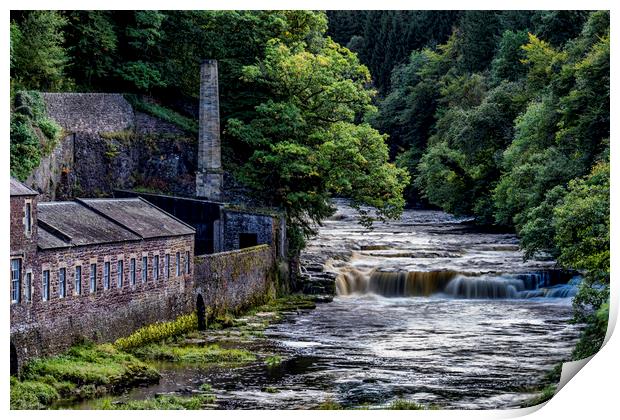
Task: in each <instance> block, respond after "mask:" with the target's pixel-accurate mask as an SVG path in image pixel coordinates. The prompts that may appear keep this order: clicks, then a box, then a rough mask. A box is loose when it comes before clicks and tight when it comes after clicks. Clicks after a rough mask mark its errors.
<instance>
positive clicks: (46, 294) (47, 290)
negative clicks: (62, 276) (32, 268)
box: [41, 270, 50, 301]
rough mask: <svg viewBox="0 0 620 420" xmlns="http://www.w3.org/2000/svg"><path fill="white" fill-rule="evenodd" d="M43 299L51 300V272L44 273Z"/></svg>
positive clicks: (45, 271)
mask: <svg viewBox="0 0 620 420" xmlns="http://www.w3.org/2000/svg"><path fill="white" fill-rule="evenodd" d="M42 289H43V290H42V291H41V295H42V296H41V297H42V299H43V300H44V301H48V300H50V271H49V270H44V271H43V284H42Z"/></svg>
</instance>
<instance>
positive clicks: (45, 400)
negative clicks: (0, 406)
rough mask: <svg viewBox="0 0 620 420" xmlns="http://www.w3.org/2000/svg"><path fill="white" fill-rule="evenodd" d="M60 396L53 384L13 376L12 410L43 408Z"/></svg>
mask: <svg viewBox="0 0 620 420" xmlns="http://www.w3.org/2000/svg"><path fill="white" fill-rule="evenodd" d="M59 397H60V396H59V394H58V391H56V389H55V388H54V387H53V386H51V385H48V384H45V383H42V382H36V381H23V382H22V381H18V380H17V379H16V378H13V377H11V410H41V409H43V408H45V407H47V406H49V405H50V404H51V403H52V402H54V401H56V400H57V399H58V398H59Z"/></svg>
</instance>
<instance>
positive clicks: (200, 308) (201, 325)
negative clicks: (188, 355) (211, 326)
mask: <svg viewBox="0 0 620 420" xmlns="http://www.w3.org/2000/svg"><path fill="white" fill-rule="evenodd" d="M205 309H206V308H205V301H204V299H203V298H202V295H201V294H200V293H199V294H198V297H197V298H196V313H197V315H198V330H199V331H204V330H206V329H207V319H206V313H205Z"/></svg>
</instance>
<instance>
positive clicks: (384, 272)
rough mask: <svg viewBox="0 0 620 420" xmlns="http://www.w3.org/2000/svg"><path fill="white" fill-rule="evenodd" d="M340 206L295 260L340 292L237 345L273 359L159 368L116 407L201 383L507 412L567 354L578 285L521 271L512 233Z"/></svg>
mask: <svg viewBox="0 0 620 420" xmlns="http://www.w3.org/2000/svg"><path fill="white" fill-rule="evenodd" d="M337 204H338V212H337V213H336V214H335V215H334V216H333V217H332V218H331V219H330V220H328V221H326V222H325V223H324V225H323V226H322V227H321V228H320V230H319V233H318V236H317V237H316V238H315V239H314V240H312V241H311V242H310V243H309V244H308V247H307V248H306V250H305V251H304V254H303V255H302V265H303V271H304V272H305V273H306V274H307V275H308V276H309V277H317V278H323V279H324V278H325V276H328V277H329V276H331V277H333V278H336V284H337V290H338V294H337V296H336V297H335V298H334V300H333V301H332V302H329V303H321V304H318V305H317V308H316V309H314V310H301V311H298V312H295V313H288V314H286V315H285V317H284V319H283V320H282V321H281V322H278V323H274V324H272V325H271V326H270V327H268V328H267V330H266V331H265V336H264V338H260V339H254V340H253V341H252V342H251V343H249V344H247V343H246V347H247V346H249V347H250V348H251V349H252V351H254V352H256V353H257V354H263V355H267V354H274V353H276V354H279V355H281V356H282V363H279V364H277V363H276V364H273V365H271V366H269V364H266V363H265V362H264V360H265V358H264V357H263V358H261V359H259V361H257V362H255V363H250V364H248V365H245V366H241V367H236V368H230V367H211V368H208V369H207V368H201V367H200V366H179V365H169V366H166V365H162V366H159V369H160V371H161V372H162V379H161V381H160V383H159V384H158V385H154V386H151V387H147V388H140V389H137V390H133V391H131V392H130V393H129V394H127V395H125V396H123V397H122V398H121V399H143V398H147V397H150V396H153V395H155V394H157V393H170V392H172V393H177V394H184V395H191V393H192V392H196V390H197V389H198V388H199V387H200V386H201V385H202V384H204V383H208V384H210V385H211V387H212V390H213V393H214V394H215V396H216V398H217V401H216V404H217V408H222V409H309V408H316V407H317V406H318V405H319V404H320V403H321V402H324V401H334V402H337V403H339V404H340V405H342V406H343V407H346V408H356V407H369V408H381V407H386V406H387V405H388V404H389V403H390V402H392V401H394V400H396V399H406V400H410V401H415V402H417V403H420V404H425V405H435V406H438V407H439V408H446V409H493V408H516V407H520V406H522V405H524V404H526V403H527V401H528V400H530V399H531V398H532V397H534V396H535V395H536V394H535V391H536V390H537V389H540V387H541V386H542V384H543V382H544V376H545V374H546V373H547V372H548V371H549V370H551V369H552V368H553V367H554V366H555V365H556V364H557V363H560V362H563V361H567V360H569V359H570V355H571V352H572V350H573V348H574V346H575V344H576V341H577V338H578V335H579V326H576V325H574V324H571V323H570V322H569V321H570V319H571V317H572V307H571V300H572V296H573V295H574V294H575V293H576V284H577V283H578V282H579V277H578V276H573V275H571V274H569V273H563V272H559V271H556V270H554V262H553V261H528V262H524V261H523V256H522V253H521V252H520V251H519V248H518V241H517V238H516V237H515V236H514V235H513V234H509V233H497V232H491V231H482V230H479V229H477V228H475V227H474V226H473V225H472V224H471V223H470V222H469V221H467V220H465V219H457V218H454V217H452V216H449V215H447V214H445V213H442V212H438V211H417V210H407V211H405V213H404V214H403V216H402V218H401V219H400V220H398V221H391V222H387V223H377V224H376V225H375V227H374V229H373V230H371V231H368V230H366V229H365V228H363V227H362V226H361V225H359V224H358V222H357V216H356V213H355V212H354V211H353V210H352V209H350V208H348V207H347V206H346V203H345V202H338V203H337ZM224 345H225V344H224ZM231 345H233V346H234V345H236V344H235V339H234V338H232V339H231ZM74 408H89V403H88V402H87V403H85V404H81V405H80V406H79V407H74Z"/></svg>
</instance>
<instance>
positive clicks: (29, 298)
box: [24, 272, 32, 302]
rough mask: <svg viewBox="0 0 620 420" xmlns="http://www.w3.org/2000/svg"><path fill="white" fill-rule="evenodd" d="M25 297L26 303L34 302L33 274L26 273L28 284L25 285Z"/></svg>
mask: <svg viewBox="0 0 620 420" xmlns="http://www.w3.org/2000/svg"><path fill="white" fill-rule="evenodd" d="M24 296H25V299H26V302H32V273H30V272H28V273H26V284H25V285H24Z"/></svg>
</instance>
